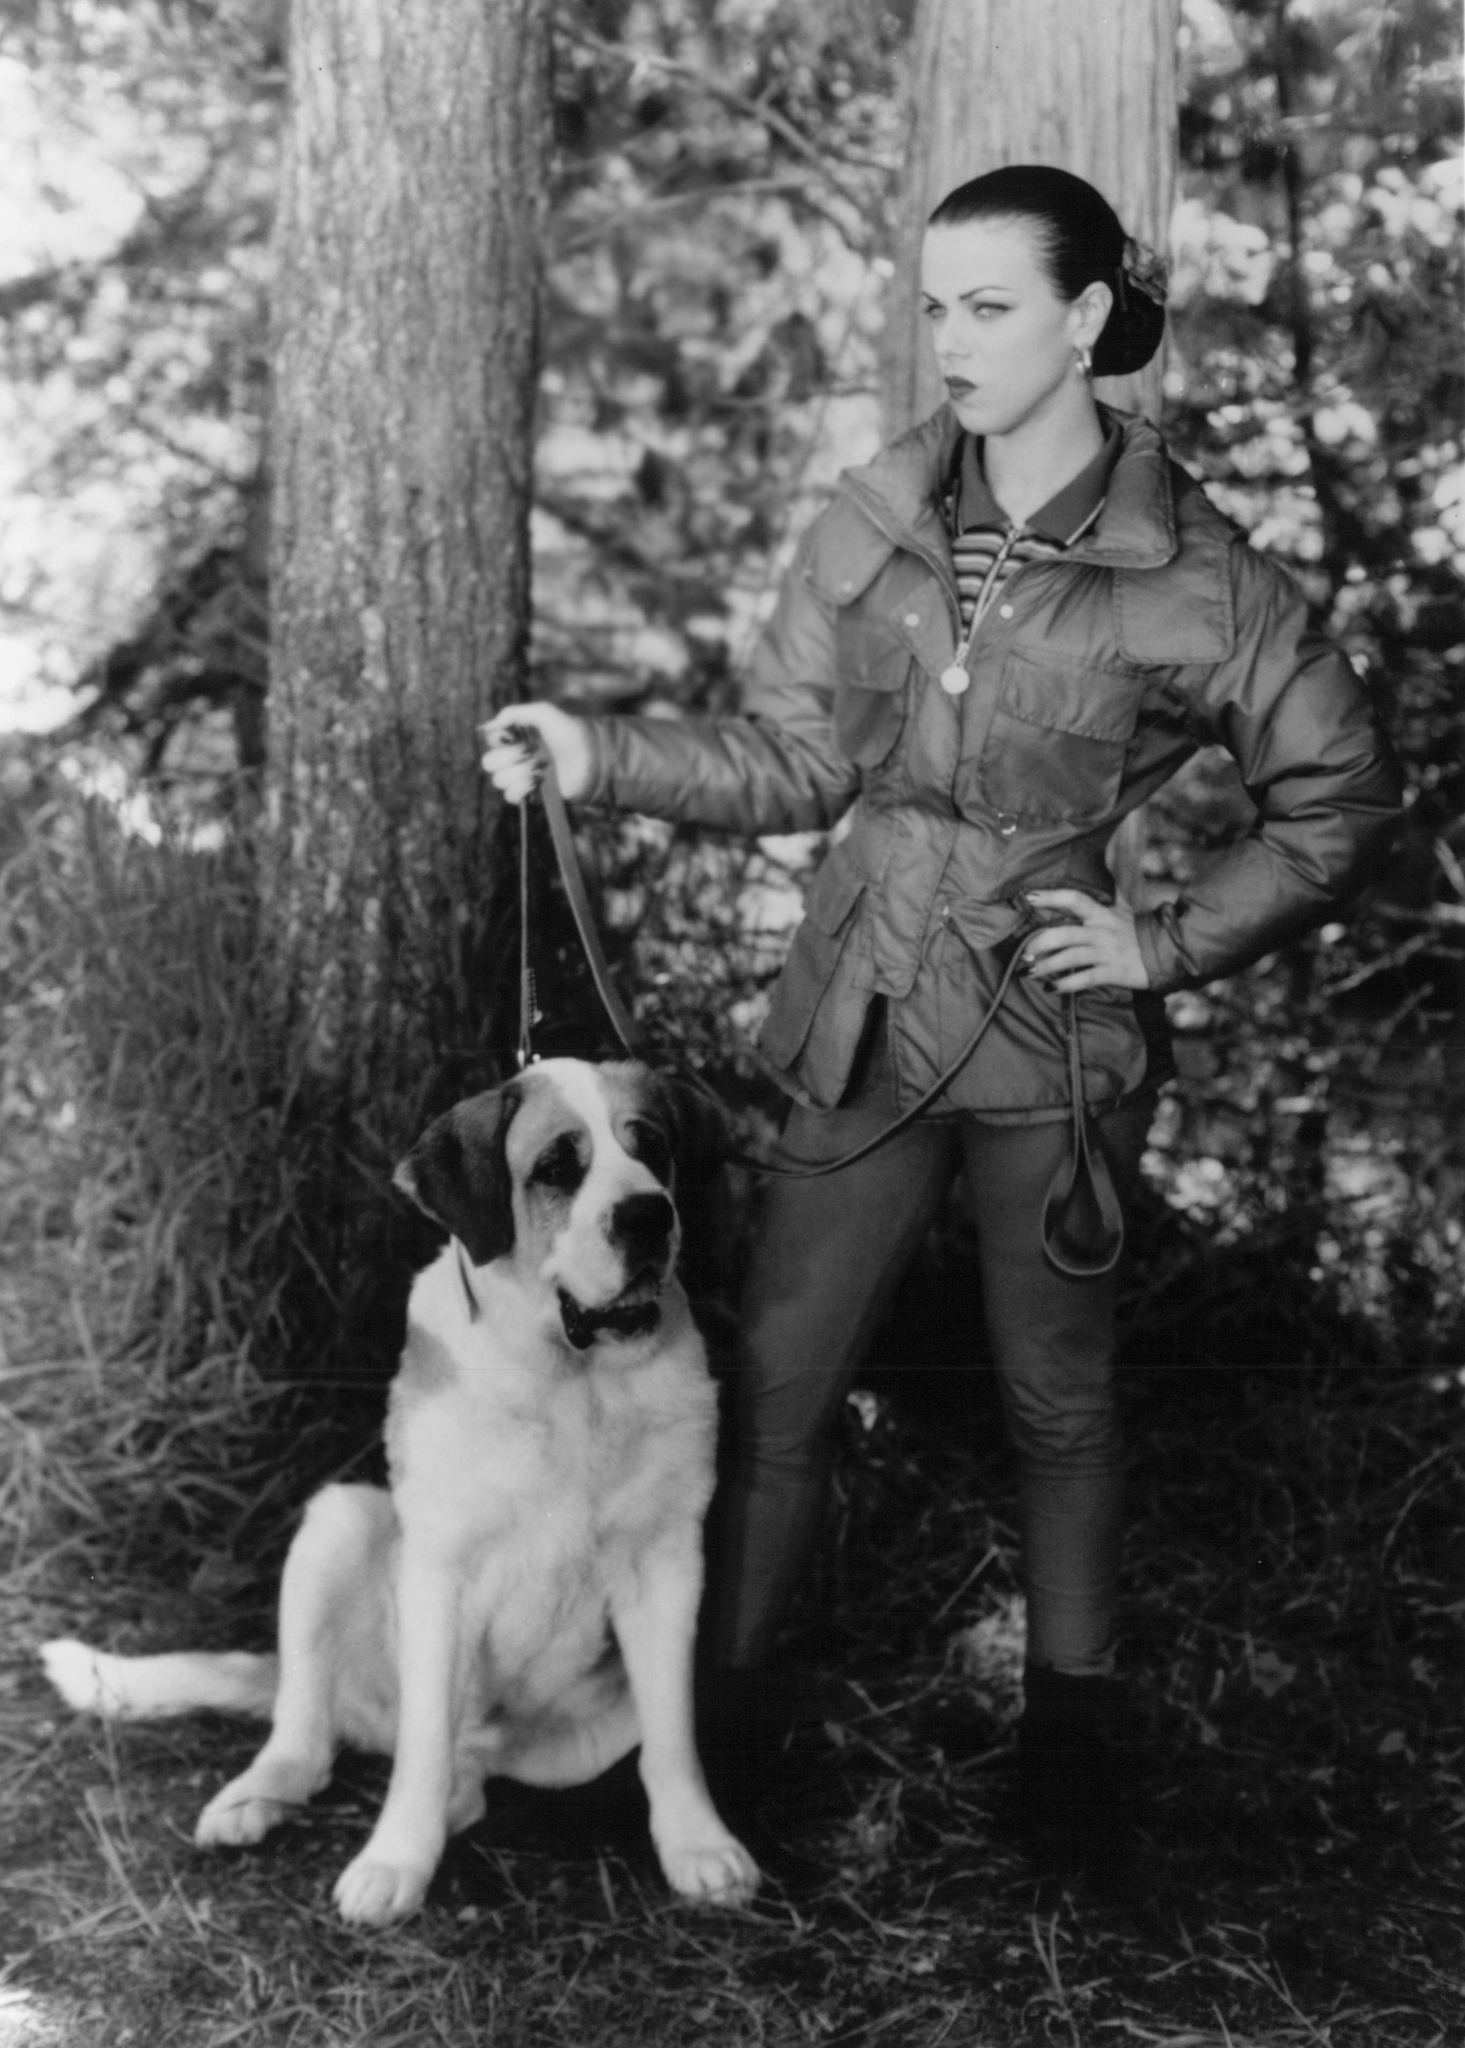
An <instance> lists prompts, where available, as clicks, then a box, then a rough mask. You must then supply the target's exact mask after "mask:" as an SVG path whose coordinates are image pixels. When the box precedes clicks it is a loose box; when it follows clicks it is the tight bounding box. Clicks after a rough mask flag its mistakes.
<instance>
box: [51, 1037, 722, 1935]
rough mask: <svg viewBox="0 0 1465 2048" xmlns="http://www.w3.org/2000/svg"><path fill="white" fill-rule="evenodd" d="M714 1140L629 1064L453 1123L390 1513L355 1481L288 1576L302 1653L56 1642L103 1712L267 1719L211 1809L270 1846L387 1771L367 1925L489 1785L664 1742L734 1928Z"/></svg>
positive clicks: (674, 1867)
mask: <svg viewBox="0 0 1465 2048" xmlns="http://www.w3.org/2000/svg"><path fill="white" fill-rule="evenodd" d="M714 1120H715V1119H714V1115H713V1113H712V1112H711V1111H709V1110H708V1109H707V1108H706V1107H705V1106H704V1104H703V1103H702V1101H701V1098H700V1097H698V1096H697V1095H696V1094H694V1092H693V1091H692V1090H691V1089H689V1088H685V1087H683V1086H682V1085H681V1084H679V1083H673V1082H668V1081H666V1080H665V1079H663V1078H659V1077H657V1076H655V1075H653V1074H652V1073H651V1072H650V1071H649V1070H648V1069H646V1068H645V1067H642V1066H640V1065H639V1064H635V1063H615V1064H605V1065H600V1066H593V1065H589V1064H587V1063H585V1062H583V1061H579V1060H567V1059H552V1060H545V1061H542V1062H537V1063H535V1064H533V1065H531V1066H529V1067H528V1068H526V1069H525V1071H524V1072H523V1073H522V1074H521V1075H520V1076H518V1077H517V1078H516V1079H514V1080H511V1081H509V1082H508V1083H506V1084H505V1085H504V1086H503V1087H500V1088H498V1089H495V1090H492V1091H490V1092H488V1093H486V1094H482V1095H476V1096H473V1097H471V1098H470V1099H469V1100H467V1101H465V1102H462V1103H460V1104H459V1105H458V1106H457V1107H456V1108H454V1109H452V1110H450V1111H449V1112H448V1113H447V1114H446V1115H445V1116H442V1117H440V1118H439V1119H438V1120H437V1121H436V1122H435V1123H433V1124H432V1125H431V1126H430V1127H429V1128H428V1130H427V1131H426V1132H425V1134H424V1135H423V1137H422V1138H421V1139H420V1141H419V1142H418V1144H417V1145H416V1146H415V1147H414V1148H413V1150H412V1151H411V1152H410V1153H409V1154H408V1156H407V1158H406V1159H405V1160H404V1161H403V1163H402V1165H401V1166H400V1167H399V1168H398V1170H397V1173H396V1176H395V1179H396V1182H397V1184H398V1185H399V1186H400V1187H401V1188H402V1189H403V1190H404V1191H405V1192H406V1193H407V1194H408V1195H410V1196H411V1197H412V1199H413V1200H414V1201H415V1202H416V1203H417V1204H418V1205H419V1207H421V1208H422V1209H423V1210H425V1211H426V1212H427V1214H428V1215H429V1216H430V1217H432V1218H433V1219H435V1221H436V1222H437V1223H439V1224H440V1225H441V1226H442V1227H443V1228H445V1229H446V1230H447V1232H448V1233H449V1236H448V1243H447V1245H446V1246H445V1248H444V1249H443V1250H442V1251H441V1252H440V1253H439V1255H438V1256H437V1257H436V1259H435V1260H434V1261H433V1262H432V1264H430V1265H429V1266H427V1267H426V1268H425V1269H424V1270H423V1271H422V1272H421V1273H420V1274H419V1275H418V1276H417V1279H416V1281H415V1283H414V1285H413V1287H412V1291H411V1295H410V1298H409V1302H408V1315H407V1337H406V1343H405V1347H404V1349H403V1352H402V1357H401V1361H400V1365H399V1367H398V1371H397V1374H396V1376H395V1378H394V1380H393V1382H392V1388H391V1392H390V1397H389V1405H388V1413H387V1424H386V1448H387V1456H388V1468H389V1473H390V1484H389V1488H387V1489H383V1488H380V1487H374V1486H362V1485H331V1486H327V1487H325V1488H324V1489H323V1490H322V1491H321V1492H319V1493H317V1494H316V1495H315V1496H314V1498H313V1499H312V1500H311V1502H310V1503H309V1505H308V1507H307V1509H306V1512H305V1516H304V1519H303V1521H302V1523H301V1526H300V1529H299V1531H298V1533H297V1534H296V1536H295V1539H294V1542H293V1543H292V1545H291V1547H290V1551H289V1555H288V1557H287V1559H286V1562H285V1568H284V1574H283V1579H282V1583H281V1590H280V1609H279V1655H278V1657H270V1656H254V1655H249V1654H244V1653H232V1654H224V1655H211V1654H205V1653H201V1652H189V1653H184V1654H180V1655H173V1656H159V1657H135V1658H129V1657H114V1656H107V1655H104V1654H102V1653H100V1652H98V1651H95V1650H92V1649H89V1648H88V1647H87V1646H86V1645H84V1644H82V1643H78V1642H74V1641H59V1642H52V1643H48V1644H47V1645H46V1646H45V1647H44V1649H43V1650H42V1653H41V1654H42V1657H43V1659H44V1662H45V1666H46V1669H47V1672H48V1675H49V1676H50V1678H51V1680H52V1682H53V1684H54V1685H55V1686H56V1687H57V1688H58V1689H59V1691H60V1692H61V1693H62V1694H63V1696H64V1697H65V1698H66V1700H67V1701H68V1702H69V1703H70V1704H71V1705H72V1706H73V1707H75V1708H78V1709H80V1710H83V1711H90V1712H93V1713H97V1714H101V1715H105V1716H112V1717H118V1718H151V1717H156V1716H162V1715H169V1714H177V1713H185V1712H188V1711H191V1710H193V1709H199V1708H215V1709H220V1710H223V1711H233V1712H240V1713H245V1714H255V1715H259V1716H261V1717H268V1718H270V1719H271V1720H272V1728H271V1733H270V1736H269V1739H268V1741H267V1742H266V1743H265V1745H264V1747H263V1749H262V1750H261V1751H260V1752H259V1754H258V1756H256V1758H255V1759H254V1762H253V1763H252V1764H250V1766H249V1768H248V1769H247V1770H246V1771H244V1772H243V1773H242V1775H241V1776H239V1777H237V1778H235V1779H234V1780H233V1782H232V1783H231V1784H229V1785H227V1786H225V1788H224V1790H223V1791H222V1792H220V1793H219V1794H218V1796H217V1797H216V1798H215V1799H213V1800H212V1801H211V1802H210V1804H209V1805H208V1806H207V1807H205V1809H204V1811H203V1814H202V1815H201V1817H200V1819H199V1822H198V1826H197V1831H196V1839H197V1841H198V1842H199V1843H200V1844H201V1845H203V1846H205V1847H213V1846H216V1845H228V1846H231V1847H235V1846H242V1845H245V1844H250V1843H255V1842H258V1841H259V1840H260V1839H261V1838H262V1837H263V1836H264V1835H265V1834H266V1833H267V1832H268V1831H269V1830H270V1829H271V1828H273V1827H274V1826H276V1825H277V1824H278V1823H279V1822H281V1821H283V1820H285V1819H286V1818H287V1817H288V1816H289V1815H290V1814H291V1813H292V1812H293V1811H294V1810H296V1809H297V1808H298V1807H299V1806H301V1805H302V1804H303V1802H305V1801H306V1800H308V1799H310V1798H311V1797H312V1795H313V1794H314V1793H316V1792H318V1791H319V1790H320V1789H321V1788H322V1786H324V1785H325V1784H326V1782H327V1780H328V1779H329V1777H330V1774H331V1769H332V1765H333V1761H334V1757H335V1753H336V1750H337V1749H338V1747H340V1746H341V1745H349V1746H351V1747H353V1748H360V1749H366V1750H370V1751H377V1752H381V1753H385V1754H388V1755H390V1756H391V1757H392V1759H393V1762H392V1771H391V1778H390V1783H389V1786H388V1790H387V1795H386V1799H385V1802H384V1804H383V1806H382V1809H381V1813H380V1816H379V1818H378V1820H377V1823H376V1826H375V1828H374V1830H373V1832H372V1834H371V1837H370V1839H369V1840H368V1842H367V1844H366V1846H365V1848H364V1849H363V1850H362V1851H361V1853H360V1854H359V1855H358V1856H357V1857H356V1858H355V1860H354V1861H353V1862H352V1863H351V1864H349V1865H348V1867H347V1868H346V1870H345V1871H344V1872H343V1873H342V1875H341V1877H340V1879H339V1881H338V1883H337V1885H336V1888H335V1899H336V1904H337V1906H338V1908H339V1910H340V1913H341V1915H342V1916H343V1918H344V1919H345V1920H346V1921H348V1922H351V1923H354V1924H357V1925H359V1926H362V1927H382V1926H385V1925H387V1924H389V1923H390V1922H393V1921H396V1920H399V1919H401V1918H403V1917H404V1916H406V1915H407V1914H410V1913H412V1912H414V1911H415V1910H416V1909H417V1908H418V1907H419V1906H420V1905H421V1904H422V1902H423V1899H424V1897H425V1895H426V1893H427V1889H428V1886H429V1884H430V1882H431V1880H432V1876H433V1873H434V1871H435V1869H436V1867H437V1864H438V1861H439V1859H440V1857H441V1855H442V1852H443V1848H444V1845H445V1843H446V1840H447V1837H448V1836H449V1835H450V1834H453V1833H455V1832H457V1831H458V1830H460V1829H462V1828H466V1827H469V1826H471V1825H472V1824H473V1823H474V1822H475V1821H476V1820H478V1819H479V1818H481V1816H482V1815H483V1813H484V1811H485V1799H484V1790H483V1785H484V1780H485V1778H486V1777H489V1776H494V1775H499V1776H503V1777H507V1778H513V1779H517V1780H519V1781H521V1782H523V1783H525V1784H530V1785H542V1786H568V1785H578V1784H583V1783H585V1782H586V1781H588V1780H589V1779H591V1778H594V1777H596V1776H598V1775H599V1774H600V1773H601V1772H602V1771H604V1770H606V1769H607V1768H608V1767H609V1766H610V1765H611V1764H613V1763H615V1762H617V1761H618V1760H619V1759H620V1758H621V1757H623V1756H625V1755H627V1754H628V1753H629V1752H630V1751H631V1750H632V1749H633V1748H635V1746H636V1745H637V1744H638V1743H639V1745H640V1752H641V1754H640V1772H641V1780H642V1783H643V1785H644V1786H645V1790H646V1795H647V1801H648V1805H649V1809H650V1825H651V1835H652V1840H653V1842H654V1844H655V1847H656V1851H657V1855H658V1857H659V1858H660V1862H661V1867H662V1870H663V1871H664V1873H665V1876H666V1880H667V1883H668V1884H669V1886H670V1887H671V1889H672V1891H673V1892H675V1893H677V1894H679V1895H680V1896H681V1897H683V1898H686V1899H693V1900H701V1901H708V1902H713V1903H717V1904H728V1905H738V1904H742V1903H744V1902H746V1901H747V1900H748V1899H749V1898H751V1897H752V1895H753V1893H754V1892H755V1890H756V1889H757V1886H758V1883H759V1872H758V1869H757V1866H756V1864H755V1863H754V1861H753V1859H752V1857H751V1856H750V1855H749V1854H748V1852H747V1850H746V1849H745V1848H744V1847H743V1846H742V1844H741V1843H740V1842H739V1841H738V1840H737V1839H736V1838H735V1837H734V1836H733V1835H732V1834H731V1833H730V1832H729V1830H728V1829H727V1828H726V1827H725V1826H724V1824H723V1822H722V1820H721V1819H720V1818H719V1816H718V1814H717V1812H716V1810H715V1808H714V1806H713V1803H712V1800H711V1798H710V1796H709V1794H708V1790H707V1785H706V1780H705V1779H704V1777H703V1774H702V1767H701V1764H700V1761H699V1759H698V1755H697V1750H696V1746H695V1742H694V1737H693V1727H692V1663H693V1634H694V1629H695V1624H696V1617H697V1608H698V1603H699V1599H700V1595H701V1588H702V1544H701V1529H702V1519H703V1515H704V1513H705V1511H706V1507H707V1503H708V1500H709V1498H710V1495H711V1491H712V1482H713V1452H714V1439H715V1433H716V1395H715V1389H714V1387H713V1384H712V1381H711V1379H710V1377H709V1374H708V1371H707V1360H706V1353H705V1350H704V1347H703V1344H702V1340H701V1338H700V1337H699V1335H698V1333H697V1330H696V1328H695V1326H694V1324H693V1322H692V1317H691V1313H690V1310H689V1308H688V1304H687V1298H686V1294H685V1292H684V1290H683V1288H682V1286H681V1284H680V1282H679V1281H678V1279H677V1277H676V1264H677V1257H678V1252H679V1249H680V1240H681V1226H680V1221H679V1218H678V1214H677V1210H676V1206H675V1202H674V1199H673V1194H674V1189H675V1187H676V1185H677V1182H678V1178H679V1176H680V1178H681V1179H682V1180H683V1182H684V1184H685V1183H687V1182H688V1181H689V1179H690V1177H692V1176H695V1175H696V1174H697V1173H698V1171H699V1170H701V1171H703V1172H704V1173H706V1174H710V1172H711V1171H712V1170H713V1168H714V1167H715V1164H716V1158H717V1149H716V1148H717V1138H718V1135H719V1134H718V1133H714V1131H713V1130H712V1124H713V1122H714Z"/></svg>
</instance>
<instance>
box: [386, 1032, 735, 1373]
mask: <svg viewBox="0 0 1465 2048" xmlns="http://www.w3.org/2000/svg"><path fill="white" fill-rule="evenodd" d="M724 1147H725V1134H724V1131H723V1127H722V1120H721V1118H720V1117H719V1116H718V1115H717V1112H716V1110H715V1108H714V1107H713V1106H712V1105H711V1104H710V1103H709V1102H707V1101H706V1100H705V1098H704V1097H702V1096H701V1095H699V1094H698V1093H697V1092H696V1091H695V1090H693V1089H691V1088H688V1087H686V1086H684V1085H683V1084H682V1083H681V1082H677V1081H669V1080H667V1079H665V1078H664V1077H662V1076H659V1075H656V1074H653V1073H652V1072H651V1070H650V1069H649V1068H647V1067H643V1066H640V1065H638V1064H634V1063H630V1062H627V1063H622V1064H614V1065H607V1066H591V1065H589V1064H587V1063H586V1062H585V1061H583V1060H544V1061H542V1062H540V1063H538V1064H536V1065H535V1066H532V1067H530V1068H528V1069H527V1070H526V1071H525V1072H524V1073H523V1074H521V1075H519V1076H518V1077H517V1078H516V1079H515V1080H512V1081H509V1082H507V1083H506V1084H505V1085H504V1086H503V1087H502V1088H495V1089H492V1090H491V1091H490V1092H489V1093H487V1094H484V1095H474V1096H471V1097H470V1098H469V1099H468V1101H466V1102H460V1103H459V1104H458V1105H457V1107H456V1108H454V1109H450V1110H449V1111H448V1112H447V1114H446V1115H445V1116H441V1117H439V1118H438V1119H437V1121H436V1122H435V1123H434V1124H431V1125H430V1126H429V1127H428V1129H427V1130H426V1131H425V1132H424V1133H423V1135H422V1137H421V1138H420V1139H419V1140H418V1142H417V1144H416V1145H415V1146H414V1147H413V1148H412V1150H411V1152H409V1153H408V1155H407V1157H406V1159H404V1160H403V1162H402V1164H401V1165H400V1166H399V1167H398V1169H397V1172H396V1175H395V1179H396V1183H397V1185H398V1187H400V1188H402V1189H403V1190H404V1191H405V1192H406V1193H407V1194H409V1195H410V1196H411V1197H412V1199H413V1200H414V1201H415V1202H416V1203H417V1204H418V1206H419V1207H420V1208H422V1209H424V1210H426V1212H427V1214H428V1215H429V1216H431V1217H433V1218H434V1219H435V1220H436V1221H437V1222H439V1223H441V1224H442V1225H443V1227H444V1228H445V1229H447V1230H449V1231H450V1232H451V1233H452V1235H453V1236H454V1237H455V1238H457V1239H458V1241H459V1242H460V1243H461V1244H462V1246H463V1248H464V1250H465V1251H466V1252H467V1254H468V1257H469V1259H470V1260H471V1262H472V1263H473V1265H475V1266H486V1265H489V1264H491V1263H492V1262H493V1261H494V1260H496V1259H509V1260H511V1261H512V1262H513V1264H514V1267H515V1269H516V1271H517V1272H518V1274H519V1275H520V1277H521V1278H522V1279H523V1280H525V1281H526V1282H527V1283H530V1284H532V1285H536V1286H540V1287H543V1288H546V1289H548V1290H551V1291H552V1292H553V1294H554V1295H555V1296H556V1297H557V1299H558V1304H559V1310H560V1317H561V1321H562V1323H563V1326H564V1330H565V1334H566V1336H567V1337H568V1338H569V1340H570V1342H571V1343H572V1344H573V1345H575V1346H576V1348H577V1349H584V1348H585V1347H586V1346H587V1345H588V1344H590V1343H592V1342H594V1341H595V1339H596V1338H597V1337H600V1336H605V1335H609V1336H625V1337H630V1336H636V1335H642V1334H644V1333H645V1332H646V1331H648V1330H650V1329H654V1328H655V1326H656V1322H657V1319H658V1314H659V1311H658V1310H657V1307H656V1301H657V1297H658V1296H659V1295H660V1293H661V1291H662V1289H663V1288H664V1287H665V1286H666V1284H667V1282H668V1280H669V1279H670V1278H671V1276H672V1273H673V1270H674V1269H675V1266H676V1260H677V1253H678V1251H679V1249H680V1245H681V1226H680V1223H679V1221H678V1217H677V1210H676V1203H675V1194H676V1189H677V1187H678V1185H681V1186H683V1187H685V1186H687V1185H689V1184H690V1183H692V1182H694V1181H696V1180H698V1179H705V1178H707V1177H708V1176H709V1175H710V1174H711V1172H712V1171H713V1170H714V1169H715V1167H716V1165H717V1163H718V1161H719V1159H720V1158H721V1156H722V1153H723V1150H724Z"/></svg>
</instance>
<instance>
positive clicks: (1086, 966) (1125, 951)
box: [1023, 889, 1150, 996]
mask: <svg viewBox="0 0 1465 2048" xmlns="http://www.w3.org/2000/svg"><path fill="white" fill-rule="evenodd" d="M1028 895H1029V897H1030V898H1031V900H1032V901H1033V902H1034V903H1038V904H1041V905H1042V907H1043V908H1044V909H1045V910H1047V909H1049V908H1051V909H1054V910H1064V911H1072V913H1073V922H1072V924H1052V925H1044V926H1043V928H1042V930H1041V931H1037V932H1034V934H1033V936H1032V937H1031V938H1030V939H1029V940H1028V941H1027V943H1026V944H1025V945H1024V947H1023V962H1024V969H1025V971H1026V972H1027V973H1030V974H1033V975H1036V976H1038V977H1039V978H1040V979H1041V980H1042V981H1043V982H1045V983H1046V984H1047V985H1048V986H1049V987H1050V988H1053V989H1056V990H1057V992H1058V994H1059V995H1063V996H1076V995H1078V994H1080V993H1081V991H1082V990H1084V989H1086V988H1148V987H1149V985H1150V977H1149V974H1148V972H1147V971H1146V968H1145V963H1144V955H1143V954H1142V953H1141V952H1140V949H1139V940H1138V938H1137V937H1136V936H1135V930H1134V912H1133V911H1132V910H1131V909H1130V907H1129V905H1128V904H1127V903H1096V902H1095V901H1094V899H1093V897H1092V896H1086V895H1085V894H1084V892H1083V891H1082V889H1030V890H1029V891H1028Z"/></svg>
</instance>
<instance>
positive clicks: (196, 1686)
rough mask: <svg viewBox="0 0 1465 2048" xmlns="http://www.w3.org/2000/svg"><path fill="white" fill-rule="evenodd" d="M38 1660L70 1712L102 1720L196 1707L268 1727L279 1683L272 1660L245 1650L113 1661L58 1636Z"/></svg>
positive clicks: (151, 1717) (158, 1716) (152, 1717)
mask: <svg viewBox="0 0 1465 2048" xmlns="http://www.w3.org/2000/svg"><path fill="white" fill-rule="evenodd" d="M41 1662H42V1663H43V1664H44V1665H45V1667H46V1676H47V1677H48V1678H49V1679H50V1681H51V1683H52V1685H54V1686H55V1688H56V1690H57V1691H58V1692H59V1693H60V1694H61V1697H62V1698H63V1699H64V1700H65V1701H66V1703H67V1705H68V1706H71V1707H75V1709H76V1710H77V1712H78V1713H80V1714H100V1715H101V1716H102V1718H103V1719H104V1720H107V1721H159V1720H164V1719H166V1718H167V1717H168V1716H169V1715H170V1714H192V1713H196V1712H197V1711H199V1710H200V1709H201V1708H213V1709H214V1710H215V1711H216V1712H218V1713H221V1714H251V1715H253V1716H254V1717H255V1718H256V1719H258V1720H263V1721H267V1720H268V1719H269V1718H270V1715H271V1713H272V1712H273V1711H274V1705H275V1692H276V1689H277V1687H278V1685H279V1681H280V1660H279V1658H278V1657H257V1656H254V1655H252V1654H251V1653H250V1652H248V1651H245V1650H224V1651H209V1650H183V1651H180V1652H177V1653H175V1654H174V1655H172V1656H166V1657H111V1656H108V1655H107V1653H106V1651H104V1650H93V1649H90V1648H88V1646H87V1645H86V1644H85V1643H78V1642H75V1641H73V1640H72V1639H71V1638H70V1637H63V1638H62V1639H61V1640H59V1641H57V1642H54V1643H45V1644H43V1645H42V1648H41Z"/></svg>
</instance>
